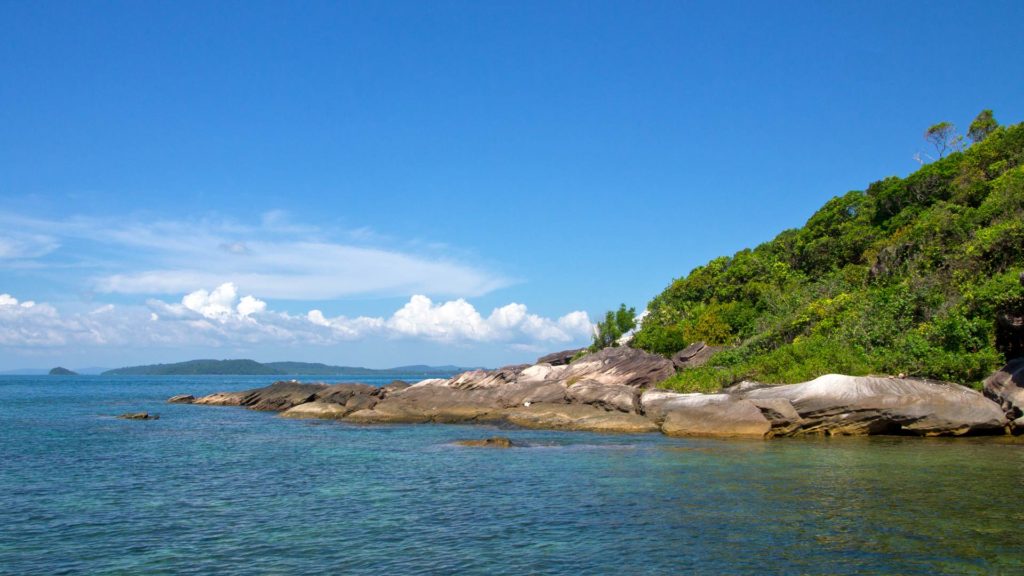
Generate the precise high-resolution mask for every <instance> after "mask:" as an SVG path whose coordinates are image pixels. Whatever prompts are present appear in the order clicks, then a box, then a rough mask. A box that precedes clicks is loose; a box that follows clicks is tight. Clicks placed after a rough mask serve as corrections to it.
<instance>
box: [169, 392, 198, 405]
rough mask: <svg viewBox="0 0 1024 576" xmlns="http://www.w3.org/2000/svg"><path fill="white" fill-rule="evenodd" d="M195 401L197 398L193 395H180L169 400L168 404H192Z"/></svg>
mask: <svg viewBox="0 0 1024 576" xmlns="http://www.w3.org/2000/svg"><path fill="white" fill-rule="evenodd" d="M195 401H196V397H195V396H193V395H191V394H178V395H177V396H171V397H170V398H168V399H167V403H168V404H191V403H193V402H195Z"/></svg>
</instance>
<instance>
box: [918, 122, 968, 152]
mask: <svg viewBox="0 0 1024 576" xmlns="http://www.w3.org/2000/svg"><path fill="white" fill-rule="evenodd" d="M924 139H925V140H927V141H929V142H931V143H932V145H933V146H935V151H936V152H938V154H939V158H942V157H943V156H945V155H946V152H949V151H950V150H953V149H956V147H957V146H958V145H959V144H960V142H961V140H963V137H962V136H959V135H957V133H956V127H955V126H953V125H952V124H950V123H949V122H939V123H938V124H934V125H932V126H931V127H929V128H928V129H927V130H925V132H924Z"/></svg>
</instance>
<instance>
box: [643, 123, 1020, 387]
mask: <svg viewBox="0 0 1024 576" xmlns="http://www.w3.org/2000/svg"><path fill="white" fill-rule="evenodd" d="M972 126H974V127H975V128H976V129H975V130H974V131H973V132H972V135H971V140H972V141H973V142H974V144H973V145H971V146H970V147H967V148H966V149H964V150H962V151H959V152H957V153H955V154H949V155H945V152H948V151H949V150H950V149H951V147H952V146H958V143H957V142H958V141H957V140H956V139H955V133H954V131H953V126H952V124H949V123H939V124H937V125H935V126H933V127H932V128H933V129H930V130H929V133H931V135H932V136H933V137H934V138H935V142H936V145H937V147H938V149H940V151H941V152H942V153H943V154H944V157H943V158H941V159H938V160H936V161H934V162H932V163H930V164H926V165H924V166H922V167H921V168H920V169H919V170H917V171H916V172H914V173H913V174H910V175H909V176H906V177H905V178H899V177H888V178H885V179H884V180H880V181H878V182H875V183H873V184H871V185H870V186H868V187H867V190H865V191H853V192H849V193H847V194H844V195H842V196H838V197H836V198H834V199H832V200H830V201H829V202H827V203H826V204H825V205H824V206H823V207H822V208H821V209H820V210H819V211H818V212H817V213H815V214H814V215H813V216H812V217H811V218H810V219H809V220H808V221H807V224H806V225H805V226H804V227H803V228H800V229H795V230H786V231H784V232H782V233H780V234H779V235H778V236H777V237H776V238H775V239H774V240H772V241H770V242H766V243H764V244H762V245H760V246H757V247H756V248H753V249H746V250H742V251H740V252H737V253H736V254H734V255H732V256H730V257H721V258H716V259H715V260H712V261H710V262H708V263H707V264H705V265H704V266H700V267H698V268H696V269H694V270H693V271H691V272H690V273H689V274H688V275H686V276H685V277H683V278H679V279H676V280H674V281H673V282H672V283H671V284H670V285H669V286H668V287H667V288H666V289H665V291H664V292H662V293H661V294H659V295H657V296H656V297H655V298H654V299H653V300H652V301H651V302H650V303H649V304H648V306H647V308H648V311H649V314H648V316H647V317H646V318H645V319H644V322H643V326H642V327H641V328H640V329H639V330H638V331H637V334H636V337H635V338H634V340H633V344H632V345H633V346H635V347H637V348H641V349H644V350H647V351H649V352H655V353H660V354H665V355H670V354H672V353H674V352H675V351H678V350H680V349H682V348H683V347H685V346H686V345H688V344H691V343H693V342H694V341H698V340H702V341H706V342H708V343H713V344H723V345H728V346H731V349H729V350H727V351H723V352H719V353H718V354H716V355H715V356H714V357H712V358H711V360H710V362H709V363H708V365H706V366H704V367H702V368H696V369H689V370H685V371H683V372H681V373H680V374H679V375H677V376H676V377H675V378H674V379H672V380H670V381H669V382H667V383H666V385H667V386H673V387H676V388H677V389H681V390H710V389H713V388H715V387H717V386H721V385H726V384H730V383H733V382H737V381H740V380H743V379H752V380H757V381H762V382H771V383H783V382H798V381H805V380H810V379H812V378H814V377H816V376H820V375H822V374H825V373H829V372H843V373H847V374H853V375H863V374H899V373H905V374H908V375H914V376H921V377H929V378H938V379H942V380H951V381H956V382H961V383H965V384H970V383H977V382H979V381H980V380H981V379H982V378H984V377H985V376H986V375H987V374H989V373H991V371H992V370H994V369H995V368H997V367H998V366H999V365H1000V364H1001V363H1002V362H1003V358H1002V354H1000V352H999V351H998V350H997V348H996V342H995V330H996V326H995V323H996V317H997V315H998V314H1000V313H1001V312H1004V311H1006V310H1017V309H1018V308H1019V303H1020V302H1024V286H1022V285H1021V283H1020V282H1019V281H1018V278H1019V277H1020V274H1021V272H1022V271H1024V124H1017V125H1014V126H1005V127H1004V126H998V125H997V124H995V121H994V119H992V115H991V112H990V111H987V110H986V111H984V112H982V114H979V116H978V119H976V121H975V123H972ZM943 147H945V148H943ZM1015 306H1017V307H1016V308H1015Z"/></svg>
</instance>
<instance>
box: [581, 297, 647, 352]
mask: <svg viewBox="0 0 1024 576" xmlns="http://www.w3.org/2000/svg"><path fill="white" fill-rule="evenodd" d="M634 328H636V308H626V305H625V304H622V305H620V306H619V309H618V310H609V311H608V312H606V313H605V315H604V320H602V321H600V322H598V323H597V332H596V333H595V334H594V343H593V344H591V346H590V349H591V350H594V351H597V350H600V349H602V348H608V347H610V346H618V345H619V340H620V339H621V338H622V337H623V336H624V335H625V334H627V333H629V331H630V330H632V329H634Z"/></svg>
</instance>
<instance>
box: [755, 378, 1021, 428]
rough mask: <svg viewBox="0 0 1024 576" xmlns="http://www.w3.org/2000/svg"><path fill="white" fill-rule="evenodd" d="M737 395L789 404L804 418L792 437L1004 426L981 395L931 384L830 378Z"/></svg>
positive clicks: (996, 408) (997, 410)
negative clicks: (795, 435) (799, 435)
mask: <svg viewBox="0 0 1024 576" xmlns="http://www.w3.org/2000/svg"><path fill="white" fill-rule="evenodd" d="M741 397H742V398H745V399H749V400H752V401H759V400H773V399H774V400H786V401H788V402H789V403H790V404H791V405H792V406H793V408H794V409H795V410H796V412H797V413H798V414H799V415H800V418H801V419H802V420H803V421H802V422H801V423H800V425H799V428H798V429H797V430H795V431H794V433H795V434H830V435H862V434H914V435H920V436H960V435H963V434H985V433H1002V432H1003V431H1004V429H1005V427H1006V425H1007V421H1006V418H1005V415H1004V414H1003V411H1002V410H1001V409H1000V407H999V405H997V404H995V403H994V402H992V401H991V400H989V399H987V398H985V397H984V396H983V395H982V394H981V393H979V392H976V391H974V390H971V389H969V388H965V387H963V386H959V385H957V384H949V383H946V382H935V381H931V380H918V379H909V378H908V379H903V378H878V377H868V376H863V377H857V376H842V375H839V374H828V375H825V376H821V377H819V378H816V379H814V380H811V381H810V382H804V383H802V384H790V385H786V386H773V387H770V388H760V389H757V390H751V391H749V392H746V393H745V394H743V395H742V396H741Z"/></svg>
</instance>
